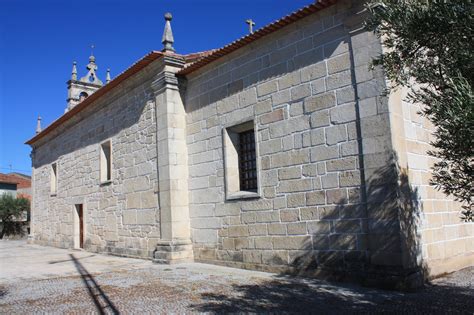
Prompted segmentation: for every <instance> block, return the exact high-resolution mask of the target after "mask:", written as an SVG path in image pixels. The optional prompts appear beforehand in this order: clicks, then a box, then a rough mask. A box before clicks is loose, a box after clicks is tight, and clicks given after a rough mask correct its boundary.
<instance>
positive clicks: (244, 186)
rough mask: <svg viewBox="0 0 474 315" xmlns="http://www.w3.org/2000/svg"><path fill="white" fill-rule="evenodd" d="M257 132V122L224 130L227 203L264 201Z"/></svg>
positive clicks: (245, 123) (249, 122)
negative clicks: (237, 200) (247, 200)
mask: <svg viewBox="0 0 474 315" xmlns="http://www.w3.org/2000/svg"><path fill="white" fill-rule="evenodd" d="M255 130H256V129H255V123H254V121H253V120H250V121H247V122H244V123H241V124H238V125H234V126H231V127H227V128H224V129H223V130H222V131H223V134H222V135H223V137H222V140H223V149H224V171H225V187H226V199H227V200H236V199H250V198H260V190H259V187H258V185H259V182H258V178H259V165H258V146H257V142H256V135H257V133H256V132H255Z"/></svg>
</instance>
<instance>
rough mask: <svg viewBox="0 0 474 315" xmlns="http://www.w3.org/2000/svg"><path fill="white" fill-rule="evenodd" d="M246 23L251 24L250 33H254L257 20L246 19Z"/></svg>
mask: <svg viewBox="0 0 474 315" xmlns="http://www.w3.org/2000/svg"><path fill="white" fill-rule="evenodd" d="M245 23H247V24H248V25H249V33H250V34H253V27H254V26H255V22H254V21H252V19H248V20H247V21H245Z"/></svg>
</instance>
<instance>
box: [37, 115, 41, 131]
mask: <svg viewBox="0 0 474 315" xmlns="http://www.w3.org/2000/svg"><path fill="white" fill-rule="evenodd" d="M40 132H41V116H38V120H37V121H36V134H38V133H40Z"/></svg>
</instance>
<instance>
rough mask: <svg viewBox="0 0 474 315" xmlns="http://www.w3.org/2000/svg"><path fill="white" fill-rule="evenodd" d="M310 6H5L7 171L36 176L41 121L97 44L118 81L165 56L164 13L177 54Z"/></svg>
mask: <svg viewBox="0 0 474 315" xmlns="http://www.w3.org/2000/svg"><path fill="white" fill-rule="evenodd" d="M309 3H311V0H115V1H113V0H95V1H87V0H86V1H84V0H83V1H64V0H42V1H33V0H31V1H27V0H0V172H2V173H6V172H9V171H10V170H11V171H19V172H23V173H27V174H30V173H31V163H30V157H29V154H30V147H29V146H27V145H25V144H24V142H25V141H26V140H28V139H30V138H31V137H32V136H33V135H34V131H35V126H36V118H37V116H38V115H41V117H42V119H43V120H42V125H43V128H44V127H45V126H47V125H49V124H50V123H51V122H52V121H54V120H55V119H57V118H58V117H59V116H61V115H62V114H63V113H64V109H65V107H66V95H67V89H66V81H67V80H68V79H69V78H70V73H71V68H72V62H73V61H74V60H75V61H77V63H78V76H83V75H84V74H85V72H86V69H85V66H86V64H87V61H88V56H89V55H90V45H91V44H94V45H95V49H94V55H95V56H96V62H97V64H98V66H99V71H98V72H99V78H100V79H102V80H103V81H105V71H106V69H107V68H110V69H111V74H112V78H113V77H115V76H116V75H117V74H119V73H120V72H122V71H123V70H125V69H126V68H128V67H129V66H130V65H131V64H132V63H133V62H135V61H137V60H138V59H140V58H141V57H142V56H144V55H145V54H147V53H148V52H149V51H151V50H161V48H162V44H161V36H162V33H163V26H164V19H163V15H164V13H165V12H171V13H172V14H173V21H172V22H171V25H172V29H173V34H174V39H175V45H174V46H175V49H176V51H177V52H178V53H183V54H186V53H191V52H198V51H204V50H208V49H212V48H218V47H221V46H223V45H225V44H227V43H229V42H231V41H233V40H235V39H237V38H239V37H241V36H243V35H245V34H246V33H247V30H248V29H247V24H245V20H246V19H248V18H252V19H253V20H254V21H255V22H256V26H255V28H260V27H262V26H264V25H266V24H268V23H270V22H272V21H274V20H275V19H278V18H280V17H282V16H284V15H286V14H288V13H290V12H292V11H294V10H296V9H298V8H300V7H303V6H305V5H307V4H309Z"/></svg>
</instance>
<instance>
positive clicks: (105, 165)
mask: <svg viewBox="0 0 474 315" xmlns="http://www.w3.org/2000/svg"><path fill="white" fill-rule="evenodd" d="M107 144H108V147H109V158H108V159H107V158H106V154H105V151H104V145H107ZM112 151H113V150H112V139H107V140H105V141H103V142H101V143H100V145H99V181H100V185H109V184H111V183H112V173H113V172H112V161H113V153H112Z"/></svg>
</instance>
